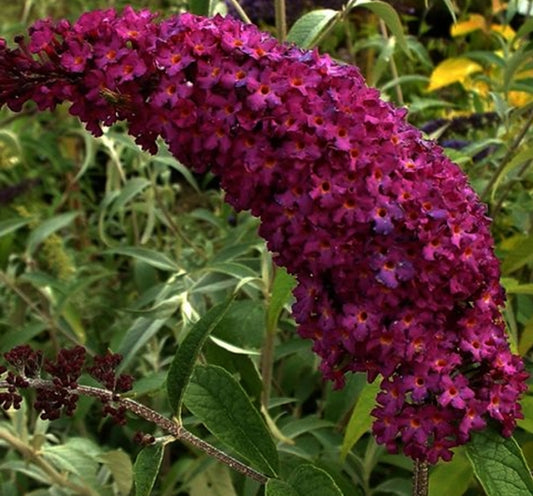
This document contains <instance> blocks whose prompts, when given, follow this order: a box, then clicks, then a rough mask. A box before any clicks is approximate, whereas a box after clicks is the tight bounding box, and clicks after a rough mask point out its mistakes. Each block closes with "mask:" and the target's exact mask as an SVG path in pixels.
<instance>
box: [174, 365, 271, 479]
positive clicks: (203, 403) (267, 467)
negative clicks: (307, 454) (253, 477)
mask: <svg viewBox="0 0 533 496" xmlns="http://www.w3.org/2000/svg"><path fill="white" fill-rule="evenodd" d="M184 401H185V405H186V406H187V408H188V409H189V410H190V411H191V412H192V413H193V414H194V415H196V416H197V417H198V418H199V419H200V420H201V421H202V422H203V423H204V424H205V426H206V427H207V428H208V429H209V430H210V431H211V432H212V433H213V434H214V435H215V436H216V437H217V438H218V439H220V441H222V442H223V443H225V444H226V445H228V446H229V447H231V448H232V449H233V450H234V451H235V452H236V453H238V454H239V455H241V456H242V457H243V458H245V459H246V460H248V462H249V463H251V464H252V465H254V466H255V467H257V468H258V469H259V470H261V471H263V472H265V473H266V474H268V475H271V476H275V475H276V472H277V469H278V453H277V451H276V447H275V445H274V442H273V441H272V437H271V436H270V432H269V431H268V429H267V427H266V425H265V423H264V421H263V418H262V417H261V415H260V413H259V412H258V411H257V410H256V409H255V408H254V406H253V405H252V403H251V402H250V400H249V399H248V396H247V395H246V393H245V391H244V389H243V388H242V386H241V385H240V384H239V383H238V382H237V381H236V380H235V379H234V378H233V376H232V375H231V374H230V373H229V372H227V371H226V370H224V369H223V368H221V367H216V366H213V365H206V366H197V367H196V368H195V369H194V372H193V375H192V377H191V382H190V383H189V386H188V388H187V390H186V392H185V399H184Z"/></svg>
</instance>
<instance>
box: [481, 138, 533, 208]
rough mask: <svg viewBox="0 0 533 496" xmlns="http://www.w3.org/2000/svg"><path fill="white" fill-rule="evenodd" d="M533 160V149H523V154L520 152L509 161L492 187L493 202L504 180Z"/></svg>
mask: <svg viewBox="0 0 533 496" xmlns="http://www.w3.org/2000/svg"><path fill="white" fill-rule="evenodd" d="M531 160H533V149H532V148H528V147H525V148H523V149H522V151H521V152H518V153H517V154H516V155H515V156H514V157H513V159H512V160H510V161H509V163H508V164H507V165H506V166H505V167H504V168H503V170H502V171H501V172H500V173H499V174H498V178H497V179H496V181H495V182H494V186H492V193H491V200H492V201H494V198H495V197H496V190H497V189H498V186H499V185H500V183H501V182H502V180H503V179H504V178H505V176H507V174H509V173H510V172H512V171H513V170H515V169H516V168H518V167H520V166H521V165H522V164H524V163H525V162H527V161H531Z"/></svg>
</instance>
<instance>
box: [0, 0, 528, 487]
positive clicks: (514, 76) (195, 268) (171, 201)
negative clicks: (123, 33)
mask: <svg viewBox="0 0 533 496" xmlns="http://www.w3.org/2000/svg"><path fill="white" fill-rule="evenodd" d="M531 3H532V2H528V1H527V0H523V1H520V0H511V1H509V2H506V3H504V2H501V1H499V0H492V2H487V1H474V0H472V1H468V0H465V1H461V2H459V1H452V0H442V1H441V0H434V1H429V2H427V1H424V0H406V1H399V0H398V1H390V2H378V1H364V0H359V1H356V0H352V1H350V2H342V1H326V0H324V1H323V2H318V1H317V2H311V1H310V0H306V1H301V2H287V7H288V8H287V21H288V22H287V24H288V26H289V29H288V33H287V39H288V40H289V41H291V42H294V43H297V44H299V45H301V46H303V47H305V48H312V47H315V46H318V47H319V49H320V50H321V51H327V52H329V53H330V54H331V55H332V56H333V57H334V58H336V59H338V60H340V61H343V62H348V63H355V64H357V65H358V66H359V67H360V68H361V71H362V72H363V74H364V75H365V77H366V78H367V80H368V81H369V84H371V85H374V86H376V87H378V88H379V89H380V90H381V91H382V94H383V97H384V98H386V99H389V100H391V101H392V102H394V103H395V104H397V105H405V106H407V107H408V109H409V111H410V121H411V122H412V123H414V124H415V125H417V126H419V127H421V128H422V129H423V130H424V131H425V132H426V133H427V135H428V136H429V137H431V138H433V139H437V140H438V141H439V142H440V143H441V144H442V146H444V147H446V149H447V152H448V153H449V155H450V156H451V157H452V158H453V159H454V160H455V161H456V162H457V163H459V164H460V165H461V166H462V167H463V169H464V170H465V172H466V173H467V174H468V175H469V176H470V179H471V181H472V184H473V185H474V187H475V188H476V189H477V191H478V192H479V193H480V195H482V197H483V198H484V200H485V201H487V203H488V206H489V212H490V215H491V216H492V217H493V218H494V225H493V232H494V235H495V237H496V241H497V250H498V254H499V255H500V256H501V259H502V271H503V283H504V285H505V286H506V289H507V292H508V305H507V308H506V311H505V316H506V319H507V322H508V328H509V333H510V337H511V342H512V345H513V349H514V350H515V351H518V352H519V353H520V354H521V355H522V356H524V357H525V359H526V361H527V363H528V364H529V363H530V358H531V348H532V347H533V272H532V268H533V233H532V222H533V216H532V212H533V175H532V172H531V167H530V165H531V162H532V160H533V147H532V138H533V133H532V131H531V123H532V122H533V101H532V94H533V57H532V55H533V46H532V44H531V40H530V39H531V33H532V32H533V18H532V17H531V15H532V14H533V8H532V5H531ZM126 4H131V5H133V6H134V7H135V8H140V7H147V8H150V9H152V10H157V11H159V12H161V14H162V15H165V16H166V15H171V14H176V13H179V12H182V11H184V10H187V9H190V10H191V11H193V12H197V13H202V12H204V11H205V12H206V13H207V12H208V11H209V12H210V13H214V12H221V13H226V12H227V11H228V10H229V11H230V13H232V14H233V15H238V13H237V11H236V10H235V2H233V1H229V0H228V1H226V2H225V3H224V2H213V1H211V2H202V1H192V0H191V1H190V2H187V1H182V2H180V1H176V0H174V1H173V0H145V1H140V0H139V1H130V2H126V1H123V0H116V1H105V2H104V1H103V0H76V1H73V0H68V1H67V0H40V1H38V2H37V1H34V0H25V1H20V2H12V1H7V0H0V7H1V9H2V17H1V19H0V35H1V36H2V37H5V38H8V39H9V38H12V37H13V35H14V34H16V33H19V32H22V31H23V30H24V29H25V28H26V27H27V25H28V24H29V23H31V22H32V21H33V20H35V19H37V18H42V17H46V16H52V17H54V18H58V17H68V18H71V19H74V18H76V17H78V16H79V15H80V14H81V13H83V12H84V11H87V10H91V9H95V8H103V7H110V6H112V7H116V8H121V7H123V6H125V5H126ZM239 4H240V6H241V7H242V9H243V10H244V12H245V13H246V14H247V16H248V17H249V18H250V19H252V20H253V21H254V22H257V23H259V24H260V25H261V26H262V27H263V28H265V29H269V30H270V31H272V32H276V29H275V28H276V27H275V25H274V23H275V15H274V13H275V9H274V2H272V1H270V2H268V1H266V0H261V1H241V2H239ZM343 4H344V5H343ZM126 131H127V130H126V129H125V128H124V126H121V125H117V126H114V127H112V128H109V129H106V130H105V133H104V135H103V136H102V137H101V138H98V139H95V138H93V137H91V136H89V135H88V134H87V133H86V132H85V130H84V129H83V128H82V127H81V126H80V125H79V124H78V122H77V120H75V119H73V118H71V117H70V116H69V114H68V111H67V109H66V108H64V107H61V108H58V109H57V110H56V111H55V112H53V113H37V112H36V109H35V108H34V107H31V106H28V107H26V108H25V110H24V111H23V112H22V113H21V114H18V115H14V114H11V113H10V112H8V111H7V110H5V109H2V110H1V111H0V205H1V208H0V302H1V303H0V352H1V353H5V352H7V351H8V350H9V349H11V348H12V347H13V346H16V345H18V344H23V343H31V344H32V345H33V346H34V347H35V348H38V349H41V350H43V351H44V352H45V354H54V353H55V352H57V351H58V350H59V349H60V348H62V347H64V346H72V345H74V344H80V345H83V346H84V347H86V349H87V350H88V352H89V353H90V354H93V355H94V354H96V353H105V351H106V349H108V348H109V349H111V350H113V351H114V352H118V353H121V354H122V355H123V357H124V359H123V362H122V364H121V369H124V370H127V371H128V372H129V373H130V374H132V375H134V376H135V377H136V378H137V381H136V383H135V386H134V389H133V393H132V394H133V395H134V397H135V398H136V399H139V400H140V401H142V402H143V403H145V404H147V405H149V406H151V407H152V408H154V409H155V410H157V411H159V412H161V413H163V414H165V413H166V414H170V412H171V409H170V407H169V405H168V400H167V398H166V395H165V394H164V382H165V377H166V372H167V370H168V369H169V366H170V364H171V362H172V359H173V357H174V354H175V351H176V348H177V347H179V345H180V343H182V342H183V340H184V339H185V338H186V336H187V335H188V333H189V332H190V330H191V328H192V326H193V324H194V323H196V322H198V321H199V320H200V319H201V317H202V316H203V315H205V313H206V312H207V310H208V309H210V308H211V307H213V306H214V305H216V304H217V303H221V302H223V301H225V300H226V298H227V297H228V295H229V294H231V293H236V295H237V297H236V300H235V301H234V302H233V304H232V305H231V306H230V307H229V310H228V311H227V313H226V314H225V316H224V317H223V318H222V320H221V321H220V322H219V323H218V324H217V325H216V326H215V328H214V330H213V334H212V335H211V337H210V339H208V340H207V342H206V344H205V345H204V347H203V349H202V353H201V357H200V359H201V360H202V361H203V363H208V364H212V365H218V366H221V367H223V368H224V369H225V370H227V371H228V372H229V373H230V374H232V375H233V376H234V377H235V378H236V379H238V380H239V382H240V384H241V385H242V387H243V388H244V391H245V392H246V394H247V395H248V397H249V399H250V401H251V402H252V404H253V405H255V406H256V407H257V408H258V409H259V408H260V405H261V404H263V405H266V408H263V415H264V418H265V419H266V422H267V424H268V426H269V428H270V429H271V431H272V433H273V436H274V438H275V440H276V443H277V449H278V453H279V456H280V458H281V462H282V463H281V472H282V474H285V475H286V474H289V473H290V472H291V471H292V470H293V469H295V468H296V467H298V466H300V465H301V464H303V463H312V464H314V465H315V466H316V467H319V468H321V469H323V470H324V471H326V472H327V473H328V474H329V476H331V477H332V478H333V480H334V481H335V482H336V484H337V486H338V488H340V491H342V493H343V494H345V495H346V496H348V495H364V496H370V495H376V496H379V495H386V494H395V495H399V496H408V495H410V494H411V482H410V478H411V471H412V466H411V463H410V462H409V461H408V460H407V459H406V458H404V457H403V456H399V455H389V454H386V452H385V450H384V449H383V448H382V447H380V446H378V445H376V443H375V442H374V441H373V439H372V437H371V436H370V435H369V433H368V431H369V427H370V423H371V419H370V417H369V416H368V411H369V410H370V409H371V407H372V401H373V394H375V390H373V389H372V388H373V386H366V385H365V378H364V377H362V376H361V375H353V376H350V377H349V378H348V381H347V385H346V387H345V388H344V389H343V390H341V391H333V390H332V388H331V386H330V385H329V384H324V383H323V382H322V381H321V378H320V375H319V373H318V371H317V360H316V358H315V357H314V355H313V354H312V352H311V350H310V344H309V343H308V342H305V341H303V340H301V339H300V338H299V337H298V336H297V335H296V332H295V324H294V322H293V321H292V319H291V318H290V312H289V310H290V288H291V284H292V283H291V280H290V278H289V277H288V276H287V275H286V274H284V273H283V272H282V271H279V270H276V268H275V267H273V265H272V263H271V259H270V255H269V253H268V251H267V250H266V248H265V246H264V243H263V241H262V240H261V239H259V238H258V236H257V234H256V228H257V221H256V220H255V219H254V218H253V217H251V216H250V215H249V214H247V213H239V214H235V213H234V212H233V211H232V210H231V209H230V208H229V207H228V206H227V205H226V204H225V203H224V201H223V195H222V193H221V192H220V190H219V187H218V184H217V182H216V180H214V179H213V178H212V177H211V176H210V175H209V174H206V175H202V176H197V175H193V174H191V173H190V172H189V171H187V170H186V169H185V168H184V167H183V166H182V165H181V164H180V163H178V162H177V161H176V160H175V159H174V158H172V157H171V156H170V154H169V153H168V152H167V151H166V150H165V149H164V147H161V149H160V151H159V153H158V154H157V156H155V157H153V156H150V155H148V154H146V153H144V152H142V151H141V150H139V148H138V147H137V146H136V145H135V144H134V143H133V141H132V140H131V139H130V138H129V137H128V136H127V134H126ZM528 367H529V365H528ZM85 380H86V383H87V384H91V379H90V378H88V377H86V378H85ZM27 399H30V400H31V394H28V398H27ZM28 404H29V403H28ZM190 406H193V405H190ZM523 406H524V413H525V419H524V420H523V421H521V422H520V426H521V428H520V429H519V430H518V432H517V433H516V439H517V440H518V442H519V444H520V445H521V447H522V450H523V453H524V455H525V457H526V460H527V463H528V465H529V467H531V466H533V436H532V434H533V396H530V395H528V396H526V398H525V399H524V402H523ZM185 407H187V401H186V403H185ZM354 407H355V408H354ZM191 410H194V408H191ZM200 420H201V419H199V418H198V417H197V416H194V415H192V414H191V413H190V411H189V410H187V408H185V413H184V417H183V422H184V424H185V425H186V426H187V427H188V428H189V429H191V430H192V431H193V432H195V433H197V434H199V435H200V436H201V437H203V438H206V439H209V440H210V441H211V442H213V443H215V444H217V443H218V441H217V440H216V438H215V437H214V436H212V435H211V434H210V433H209V431H208V430H206V428H205V426H204V425H203V424H202V422H200ZM136 431H143V432H147V433H150V434H154V435H156V436H160V435H161V433H160V432H157V431H154V426H153V425H150V424H148V423H147V422H145V421H142V420H139V419H137V418H135V417H133V416H131V417H128V423H127V424H126V425H125V426H121V427H119V426H116V425H113V424H112V422H111V421H110V420H109V419H104V420H103V419H102V418H101V415H100V410H99V407H98V405H97V403H96V402H95V401H94V400H92V399H90V398H81V399H80V406H79V408H78V410H77V411H76V413H75V415H74V417H73V418H72V419H71V418H63V419H60V420H57V421H54V422H48V421H43V420H41V419H39V418H38V417H37V416H36V415H35V413H33V412H32V411H31V409H29V408H26V407H24V408H22V409H21V410H19V411H9V412H7V413H6V414H4V416H3V418H2V419H1V420H0V494H5V495H20V494H32V495H41V494H43V495H44V494H50V495H52V494H54V495H55V494H100V495H108V494H109V495H116V494H123V495H125V494H129V493H130V491H131V487H132V484H133V478H134V475H133V473H134V470H133V465H132V464H133V461H134V460H135V457H136V456H137V453H138V452H139V450H140V447H139V446H138V445H136V444H135V443H134V442H133V439H134V435H135V432H136ZM161 474H162V475H161V476H160V477H159V478H158V479H157V481H156V483H155V488H154V491H153V494H157V495H165V496H168V495H190V496H211V495H213V496H215V495H219V496H232V495H239V496H255V495H260V494H263V491H264V490H263V489H262V488H261V486H260V485H259V484H258V483H257V482H254V481H252V480H249V479H246V478H244V477H243V476H241V475H238V474H235V473H233V472H231V471H230V470H229V469H228V468H226V467H223V466H220V465H218V464H216V463H214V462H213V461H212V460H210V459H209V458H208V457H206V456H205V455H203V454H201V453H199V452H198V451H197V450H195V449H193V448H189V447H187V446H185V445H182V444H179V443H171V444H168V445H167V446H166V449H165V451H164V455H163V459H162V463H161ZM430 480H431V486H430V487H431V489H430V495H431V496H438V495H445V494H446V495H448V494H453V495H454V496H461V495H463V494H466V495H468V496H480V495H483V494H485V492H484V490H486V489H487V488H486V487H485V489H484V488H483V487H482V486H481V485H480V483H479V482H478V481H477V479H476V478H475V477H474V476H473V470H472V467H471V464H470V463H469V461H468V459H467V457H466V455H465V453H464V450H461V449H459V450H457V454H456V456H455V457H454V460H453V461H452V462H451V463H448V464H441V465H438V466H437V467H435V468H434V469H432V472H431V476H430ZM502 494H503V493H502Z"/></svg>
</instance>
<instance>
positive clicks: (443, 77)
mask: <svg viewBox="0 0 533 496" xmlns="http://www.w3.org/2000/svg"><path fill="white" fill-rule="evenodd" d="M482 70H483V67H481V66H480V65H479V64H478V63H476V62H474V61H473V60H470V59H467V58H466V57H457V58H450V59H446V60H444V61H442V62H441V63H440V64H439V65H437V67H435V69H434V70H433V72H432V73H431V77H430V78H429V86H428V91H435V90H438V89H439V88H444V87H445V86H449V85H450V84H453V83H463V82H464V81H465V80H466V79H467V78H468V77H469V76H471V75H472V74H475V73H476V72H481V71H482Z"/></svg>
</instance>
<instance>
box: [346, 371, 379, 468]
mask: <svg viewBox="0 0 533 496" xmlns="http://www.w3.org/2000/svg"><path fill="white" fill-rule="evenodd" d="M378 391H379V381H378V380H375V381H374V382H373V383H371V384H366V385H365V386H364V388H363V390H362V391H361V394H360V395H359V398H357V402H356V403H355V406H354V409H353V412H352V415H351V417H350V421H349V422H348V427H346V434H344V439H343V441H342V448H341V456H342V458H346V455H347V454H348V452H349V451H350V450H351V449H352V447H353V446H354V444H355V443H357V441H359V439H361V436H363V434H365V432H368V431H369V429H370V427H371V426H372V417H371V416H370V412H371V411H372V409H373V408H374V406H375V404H376V395H377V393H378Z"/></svg>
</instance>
